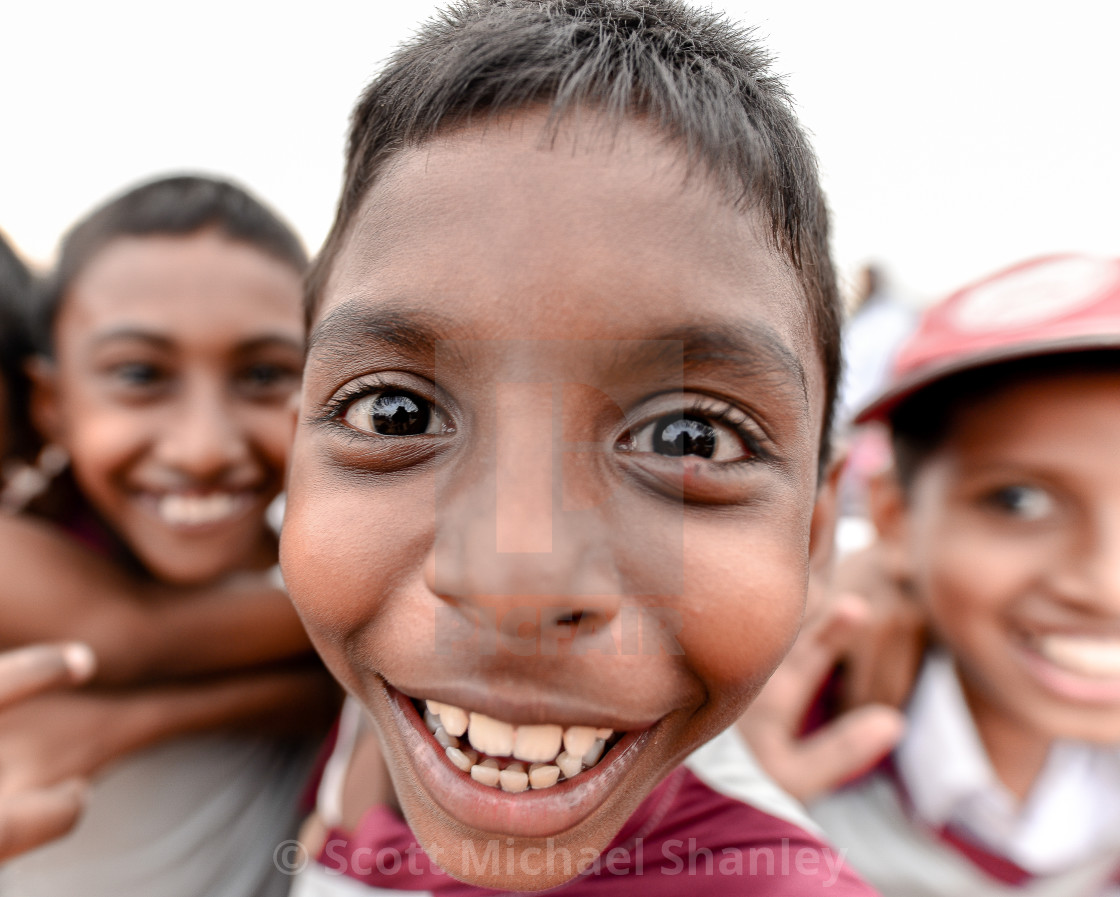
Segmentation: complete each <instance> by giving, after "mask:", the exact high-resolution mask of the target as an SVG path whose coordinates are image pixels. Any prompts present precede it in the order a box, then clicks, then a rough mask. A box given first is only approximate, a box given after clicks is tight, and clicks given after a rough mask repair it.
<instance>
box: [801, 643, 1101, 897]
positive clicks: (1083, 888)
mask: <svg viewBox="0 0 1120 897" xmlns="http://www.w3.org/2000/svg"><path fill="white" fill-rule="evenodd" d="M810 809H811V811H812V814H813V817H814V818H815V819H816V820H817V821H818V822H819V823H820V824H821V825H822V826H823V827H824V829H825V831H826V832H827V833H828V837H829V838H830V839H831V841H832V842H833V843H834V844H836V845H837V847H838V849H841V850H842V851H843V852H844V854H845V856H846V857H847V859H848V860H850V861H851V864H852V866H853V867H855V868H856V869H858V870H859V872H860V874H861V875H863V876H865V877H866V878H867V879H868V881H870V882H871V883H872V884H874V885H875V886H876V887H877V888H879V889H880V890H881V891H882V892H883V893H884V894H886V895H905V897H961V895H968V897H1120V746H1116V745H1112V746H1100V745H1090V744H1085V743H1081V742H1056V743H1055V745H1054V746H1053V747H1052V749H1051V752H1050V756H1049V758H1048V760H1047V763H1046V766H1045V768H1044V769H1043V771H1042V773H1041V775H1040V777H1039V780H1038V781H1037V782H1036V783H1035V786H1034V788H1032V790H1031V794H1030V795H1029V796H1028V798H1027V800H1026V801H1025V802H1023V803H1022V805H1020V804H1019V803H1018V802H1017V801H1016V800H1015V799H1014V798H1013V797H1012V795H1011V794H1010V793H1008V792H1007V791H1006V789H1005V788H1004V787H1003V786H1002V784H1001V783H1000V782H999V781H998V779H997V778H996V775H995V772H994V771H993V770H992V767H991V763H990V762H989V760H988V757H987V754H986V753H985V751H984V747H983V744H982V742H981V741H980V736H979V734H978V733H977V731H976V727H975V725H974V724H973V721H972V716H971V715H970V713H969V711H968V705H967V703H966V702H965V698H964V694H963V692H962V691H961V687H960V682H959V680H958V679H957V675H956V671H955V669H954V667H953V663H952V661H951V660H950V659H949V658H948V657H947V656H945V655H942V654H940V653H934V654H932V655H931V656H930V657H929V658H928V659H927V660H926V662H925V664H924V666H923V668H922V672H921V676H920V677H919V680H918V684H917V687H916V689H915V691H914V697H913V699H912V700H911V702H910V706H909V707H908V709H907V730H906V736H905V738H904V739H903V741H902V742H901V744H900V745H899V747H898V748H897V749H896V751H895V753H894V756H893V757H892V759H891V763H890V764H888V765H887V766H886V767H885V768H883V769H879V770H876V771H875V772H873V773H872V774H870V775H868V776H866V777H865V778H863V779H861V780H859V781H858V782H856V783H855V784H853V785H851V786H850V787H847V788H844V789H841V790H840V791H838V792H836V793H834V794H832V795H830V796H829V797H827V798H825V799H824V800H822V801H819V802H818V803H816V804H814V805H813V806H812V807H811V808H810Z"/></svg>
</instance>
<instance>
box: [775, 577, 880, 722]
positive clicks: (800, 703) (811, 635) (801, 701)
mask: <svg viewBox="0 0 1120 897" xmlns="http://www.w3.org/2000/svg"><path fill="white" fill-rule="evenodd" d="M867 617H868V611H867V606H866V604H865V603H864V602H863V600H862V599H861V598H859V597H858V596H856V595H840V596H837V597H836V598H835V599H833V600H832V601H831V602H829V605H828V607H827V608H825V609H823V610H822V611H821V613H820V614H819V615H818V616H817V617H816V618H815V619H813V620H810V621H809V622H807V623H806V624H805V626H804V628H803V629H802V630H801V633H800V634H799V635H798V637H797V641H795V642H794V644H793V647H792V648H791V649H790V652H789V654H787V655H786V658H785V660H783V661H782V663H781V665H780V666H779V667H778V669H777V670H775V672H774V675H773V676H772V677H771V679H770V681H769V682H768V683H767V685H766V688H765V689H764V690H763V696H765V697H764V700H763V703H762V704H761V705H760V706H761V708H762V712H763V713H764V714H774V715H776V716H779V717H781V718H782V719H784V720H787V721H789V722H790V723H791V724H793V725H797V724H799V723H800V721H801V719H802V718H803V717H804V715H805V712H806V710H807V709H808V707H809V705H810V704H811V703H812V702H813V700H814V699H815V698H816V696H817V695H818V694H819V693H820V689H821V686H822V685H823V684H824V681H825V679H826V678H827V677H828V675H829V673H831V671H832V669H833V668H834V667H835V666H836V663H837V662H838V660H839V659H840V656H841V655H842V654H843V653H844V652H845V651H846V650H847V648H848V647H849V646H850V645H851V644H852V643H853V642H854V641H855V640H856V638H857V636H858V634H859V633H860V631H861V630H862V628H863V626H864V625H866V621H867Z"/></svg>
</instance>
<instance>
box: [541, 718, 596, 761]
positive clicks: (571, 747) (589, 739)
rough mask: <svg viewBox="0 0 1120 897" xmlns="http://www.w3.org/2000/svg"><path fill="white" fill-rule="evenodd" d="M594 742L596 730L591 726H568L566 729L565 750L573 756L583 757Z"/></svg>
mask: <svg viewBox="0 0 1120 897" xmlns="http://www.w3.org/2000/svg"><path fill="white" fill-rule="evenodd" d="M594 743H595V730H594V729H592V728H591V727H590V726H568V728H567V729H565V730H564V750H566V751H567V752H568V753H569V754H571V755H572V756H573V757H582V756H583V755H584V754H586V753H587V752H588V751H589V750H590V749H591V745H593V744H594ZM553 756H555V755H553ZM544 759H546V760H551V759H552V757H545V758H544Z"/></svg>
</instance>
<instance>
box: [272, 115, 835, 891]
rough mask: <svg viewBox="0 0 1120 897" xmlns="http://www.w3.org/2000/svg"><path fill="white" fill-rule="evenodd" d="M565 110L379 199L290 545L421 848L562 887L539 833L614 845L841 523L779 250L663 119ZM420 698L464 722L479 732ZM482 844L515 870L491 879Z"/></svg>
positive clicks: (313, 427) (698, 734) (377, 193)
mask: <svg viewBox="0 0 1120 897" xmlns="http://www.w3.org/2000/svg"><path fill="white" fill-rule="evenodd" d="M544 122H545V116H544V115H543V114H537V113H525V114H522V115H519V116H516V117H513V118H511V119H503V120H500V121H498V122H496V123H491V124H490V125H489V127H488V128H486V129H482V128H466V129H463V130H459V131H456V132H454V133H451V134H448V135H446V136H441V137H439V138H437V139H434V140H432V141H430V142H429V143H426V144H424V145H423V146H421V147H420V148H418V149H413V150H408V151H405V152H401V153H400V154H399V155H397V156H396V157H395V158H394V159H393V160H392V161H391V162H390V163H389V165H388V167H387V169H386V170H385V171H384V172H383V174H382V175H381V177H380V178H379V180H378V181H377V183H376V184H375V185H374V187H373V188H372V189H371V191H370V193H369V195H368V196H367V197H366V200H365V202H364V205H363V207H362V209H361V210H360V211H359V213H358V214H357V216H356V218H355V220H354V222H353V223H352V226H351V228H350V233H349V235H348V237H347V239H346V240H345V241H344V243H343V246H342V249H341V251H340V254H339V256H338V258H337V259H336V260H335V262H334V265H333V268H332V271H331V276H330V280H329V283H328V284H327V286H326V289H325V292H324V295H323V297H322V301H321V304H320V307H319V309H318V311H317V315H316V322H315V325H314V333H313V336H312V339H311V344H310V349H309V356H308V364H307V368H306V371H305V386H304V393H303V404H302V408H301V411H300V422H299V428H298V434H297V438H296V443H295V447H294V457H293V466H292V470H291V477H290V489H289V496H288V509H287V518H286V521H285V526H284V533H283V540H282V563H283V567H284V574H285V579H286V581H287V583H288V586H289V589H290V591H291V595H292V598H293V600H294V602H295V603H296V605H297V607H298V609H299V611H300V613H301V614H302V616H303V618H304V621H305V623H306V625H307V627H308V629H309V631H310V633H311V636H312V638H313V640H314V641H315V643H316V646H317V647H318V649H319V651H320V652H321V654H322V655H323V657H324V659H325V660H326V662H327V663H328V665H329V666H330V668H331V669H332V671H333V672H334V673H335V675H336V676H337V677H338V678H339V679H340V680H341V681H342V682H343V683H344V684H345V685H346V686H347V687H348V688H349V689H350V690H351V691H352V692H353V693H354V694H356V695H357V696H358V697H360V699H361V700H362V701H363V703H364V704H365V705H366V707H367V708H368V709H369V710H370V712H371V713H372V715H373V717H374V718H375V720H376V722H377V725H378V728H379V731H380V733H381V737H382V740H383V743H384V748H385V756H386V758H387V761H388V763H389V766H390V769H391V772H392V777H393V781H394V785H395V788H396V791H397V795H398V797H399V800H400V803H401V806H402V808H403V809H404V811H405V815H406V816H407V818H408V821H409V823H410V825H411V826H412V827H413V829H414V831H415V832H416V834H417V836H418V837H419V838H420V840H421V843H423V845H424V846H425V848H426V849H427V850H428V852H429V853H430V854H431V855H432V856H433V858H434V859H435V861H436V862H437V863H439V864H440V865H441V866H443V867H444V868H446V869H447V870H448V871H450V872H451V873H452V874H454V875H456V876H458V877H461V878H466V879H468V880H471V881H473V882H476V883H478V884H481V885H488V886H492V887H503V888H510V887H513V888H518V889H540V888H544V887H549V886H552V885H555V884H558V883H559V882H561V881H563V880H564V879H566V878H568V877H570V875H571V874H572V873H571V871H567V872H565V868H564V866H563V864H555V865H553V867H552V869H551V871H549V870H548V869H546V866H545V864H544V862H543V860H542V859H541V856H542V854H541V848H543V847H545V845H546V843H548V842H547V840H546V839H552V842H551V849H552V850H554V851H558V850H563V849H567V850H569V851H571V855H572V856H575V857H577V858H578V857H580V856H583V855H584V854H581V853H580V851H581V850H583V849H584V848H587V847H594V848H599V849H601V848H603V847H605V846H606V845H607V843H608V842H609V840H610V839H611V838H612V837H613V836H614V834H615V833H616V832H617V831H618V829H619V828H620V826H621V825H622V824H623V822H624V821H625V820H626V819H627V818H628V816H629V815H630V814H631V813H632V812H633V810H634V809H635V808H636V807H637V805H638V804H639V803H640V802H641V801H642V800H643V799H644V798H645V797H646V796H647V795H648V794H649V793H650V791H651V790H652V788H653V787H654V785H656V783H657V782H658V781H659V780H660V779H661V778H662V777H663V776H664V775H665V774H666V773H667V772H668V771H669V770H670V769H672V768H673V767H674V766H675V765H676V764H677V763H678V762H679V761H680V760H681V759H682V758H683V757H684V756H685V755H686V754H687V753H688V752H690V751H691V750H692V749H693V748H695V747H697V746H698V745H700V744H701V743H703V742H704V741H706V740H708V739H709V738H711V737H712V736H714V735H715V734H716V733H717V732H719V731H720V730H721V729H723V728H724V727H726V726H727V725H729V724H730V723H731V722H732V721H733V720H734V719H735V718H736V717H737V715H738V714H739V713H740V712H741V710H742V709H743V707H744V705H745V704H746V702H747V701H749V700H750V698H751V697H752V696H753V695H754V693H755V692H756V691H757V689H758V688H759V687H760V686H761V685H762V683H763V682H764V681H765V679H766V678H767V677H768V675H769V674H770V672H771V670H772V669H773V668H774V666H775V665H776V664H777V663H778V661H779V660H780V659H781V658H782V656H783V655H784V653H785V651H786V648H787V647H788V645H789V644H790V642H791V640H792V639H793V638H794V635H795V634H796V631H797V628H798V625H799V622H800V619H801V612H802V605H803V601H804V597H805V589H806V580H807V573H808V566H809V558H810V553H811V541H812V540H811V538H810V530H811V529H812V524H813V523H816V524H818V525H820V526H821V527H822V528H823V526H824V523H823V517H824V516H826V515H824V514H820V515H818V516H817V517H814V514H813V512H814V502H815V500H816V498H817V494H818V493H817V459H818V448H819V443H820V427H821V421H822V419H823V413H824V408H823V402H824V399H823V396H824V393H825V389H824V383H823V377H824V375H823V371H822V365H821V363H820V361H819V358H818V353H817V350H816V347H815V343H814V340H813V337H812V335H811V333H810V331H809V327H808V325H807V323H806V317H807V316H806V310H805V300H804V299H803V298H802V294H801V292H800V290H799V288H798V284H797V282H796V281H795V279H794V276H793V275H792V274H791V273H790V271H789V270H788V269H787V267H786V265H785V263H784V262H783V260H782V257H781V256H780V255H779V254H777V253H776V252H774V251H772V250H771V249H770V248H769V247H768V246H767V245H766V243H765V241H764V238H763V237H762V235H761V232H760V231H761V229H760V228H759V227H758V226H757V225H756V223H755V221H754V220H753V219H752V218H751V217H748V216H745V215H743V214H742V213H740V212H739V211H736V210H735V209H734V208H732V207H731V205H730V204H729V203H728V202H727V201H726V200H725V199H724V197H723V195H722V194H721V193H720V192H719V191H718V190H717V189H716V188H715V187H714V186H713V185H712V184H711V183H710V182H709V179H708V178H707V177H706V176H703V175H702V174H694V175H692V176H691V177H689V178H687V179H686V177H685V171H684V167H685V166H684V162H683V159H682V157H681V155H680V154H679V152H678V150H677V149H676V148H675V147H674V146H672V145H671V144H669V143H668V141H666V140H665V139H664V137H663V135H661V134H659V133H657V132H654V131H652V130H650V129H648V128H647V127H646V126H645V125H643V124H641V123H639V122H637V121H635V122H631V123H628V124H625V125H624V126H622V127H621V130H620V132H619V134H618V135H617V137H616V139H615V140H614V142H613V143H612V144H611V145H610V147H609V148H608V145H607V143H606V142H605V139H603V138H601V137H596V136H595V132H594V131H593V130H592V129H591V128H590V127H588V128H586V129H585V130H581V131H580V133H579V136H578V139H576V138H573V136H572V133H571V130H570V129H564V128H562V129H561V131H560V135H559V138H558V140H557V141H556V142H555V144H553V145H552V146H551V147H550V148H543V146H542V141H541V133H542V132H541V129H542V126H543V124H544ZM585 125H586V122H585ZM821 541H823V540H821ZM495 627H496V628H495ZM658 627H660V633H661V635H660V637H659V638H655V637H654V636H653V635H652V633H654V631H655V630H656V629H657V628H658ZM637 630H641V634H640V636H639V634H638V632H637ZM658 644H660V646H661V647H660V648H659V647H658ZM425 699H427V700H432V701H436V702H440V703H441V704H444V705H449V707H445V708H441V707H436V708H435V709H436V710H437V711H442V712H441V722H442V723H443V724H444V726H445V729H446V730H450V733H461V732H462V726H463V724H464V723H465V722H467V721H468V720H469V724H470V728H469V730H468V732H467V733H465V734H460V735H459V747H458V748H456V749H453V750H452V751H450V752H448V751H445V749H444V748H443V747H441V746H440V745H439V744H437V741H436V740H435V738H434V737H433V736H432V735H431V734H430V732H429V729H430V728H432V727H434V723H435V720H434V719H432V720H430V722H431V723H432V726H429V727H426V726H425V724H424V721H423V720H422V718H421V714H420V712H418V705H419V704H420V702H421V701H422V700H425ZM466 715H470V716H469V717H468V716H466ZM487 718H489V719H487ZM596 729H603V730H607V729H609V730H611V732H610V734H609V735H608V734H607V733H606V732H605V731H604V732H594V731H592V730H596ZM447 735H448V731H444V732H443V733H442V734H441V736H440V737H442V738H444V740H447ZM596 736H602V737H604V738H605V739H606V744H605V748H606V752H605V754H604V755H603V756H602V758H601V759H599V760H598V762H596V760H595V756H594V754H595V750H596V748H595V747H594V745H593V739H594V738H595V737H596ZM585 742H586V744H585ZM587 744H591V745H592V747H591V748H590V756H588V757H584V758H583V762H582V763H580V762H579V757H578V756H577V755H578V754H580V753H582V752H583V751H584V750H585V748H586V745H587ZM562 748H563V751H562V750H561V749H562ZM475 749H481V754H479V755H478V756H474V755H472V754H471V751H472V750H475ZM510 754H512V755H513V758H512V759H511V757H510V756H509V755H510ZM487 757H490V758H493V759H492V761H491V762H489V763H487V762H484V761H486V759H487ZM518 757H521V758H523V761H524V762H523V766H524V771H522V770H521V769H519V768H518V766H517V765H513V766H512V768H510V767H511V764H518V763H519V762H521V761H519V760H518ZM471 761H474V763H473V765H474V766H477V767H481V768H482V770H481V771H480V770H478V769H472V771H471V772H469V773H468V772H464V771H461V769H460V768H459V764H462V765H466V766H467V767H468V768H470V767H471V766H472V763H471ZM534 763H536V764H539V765H538V766H536V767H535V768H534V767H533V764H534ZM573 763H575V766H574V767H573V765H572V764H573ZM487 766H488V767H490V769H491V770H494V769H495V768H496V769H497V770H499V771H497V772H486V771H485V767H487ZM582 767H587V768H586V769H584V770H583V771H580V769H581V768H582ZM554 769H556V770H559V771H558V772H554V771H553V770H554ZM530 772H532V773H533V774H532V776H531V777H530V778H529V781H530V782H532V783H533V787H530V788H529V790H527V791H524V792H521V793H513V792H516V791H517V790H518V789H519V788H521V787H522V786H524V785H525V779H526V776H527V775H528V773H530ZM495 779H496V780H497V784H496V785H491V784H488V782H490V781H492V780H495ZM557 779H559V781H558V783H557V784H553V785H551V786H549V783H550V781H552V782H555V781H557ZM536 785H540V786H541V787H535V786H536ZM503 788H505V789H508V790H502V789H503ZM493 839H498V840H497V841H493ZM491 842H493V843H495V844H496V846H497V849H498V850H500V851H501V855H502V857H503V866H502V868H503V871H504V870H505V868H506V867H505V858H506V857H507V856H512V857H513V860H512V862H513V869H514V874H513V875H512V876H508V875H501V876H499V877H498V878H496V879H495V878H490V877H488V875H487V871H488V870H487V871H480V870H479V869H478V868H477V867H476V868H473V869H472V868H471V858H472V857H480V856H482V855H483V851H484V850H485V849H486V848H487V846H488V843H491ZM472 851H473V853H472ZM511 851H512V854H511V853H510V852H511ZM482 865H485V864H482Z"/></svg>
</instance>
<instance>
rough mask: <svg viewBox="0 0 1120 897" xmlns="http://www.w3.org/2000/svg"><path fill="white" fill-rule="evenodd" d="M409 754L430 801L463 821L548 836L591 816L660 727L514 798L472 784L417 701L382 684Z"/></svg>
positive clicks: (494, 829)
mask: <svg viewBox="0 0 1120 897" xmlns="http://www.w3.org/2000/svg"><path fill="white" fill-rule="evenodd" d="M382 684H383V686H384V688H385V690H386V693H387V697H388V703H389V707H390V710H391V712H392V714H393V716H394V718H395V722H396V724H397V729H398V731H399V732H400V734H401V737H402V739H403V741H404V748H405V754H406V755H407V756H408V757H409V758H410V762H411V763H412V765H413V768H414V769H415V771H416V773H417V780H418V781H419V782H420V784H421V786H422V787H423V788H424V789H425V790H426V791H427V792H428V795H429V796H430V798H431V799H432V800H433V801H434V802H435V803H437V804H438V805H439V806H440V807H442V808H443V810H444V811H445V812H446V813H447V814H448V815H449V816H451V817H453V818H454V819H456V820H458V821H459V822H461V823H463V824H465V825H467V826H470V827H471V828H474V829H476V830H478V831H482V832H488V833H494V834H503V835H513V836H519V837H526V838H547V837H551V836H555V835H559V834H560V833H562V832H564V831H567V830H568V829H570V828H572V827H573V826H575V825H576V824H578V823H579V822H580V821H582V820H583V819H585V818H587V817H588V816H589V815H591V814H592V813H593V812H594V811H595V810H596V809H597V808H598V807H599V806H600V805H601V804H602V803H603V801H604V800H606V798H607V797H608V795H609V794H610V793H611V791H612V790H613V789H614V788H615V787H617V785H618V783H619V781H620V780H621V779H622V777H623V776H624V775H625V774H626V772H627V771H628V770H629V769H630V768H631V766H632V765H633V763H634V762H635V760H636V759H637V757H638V756H639V755H640V753H641V751H642V748H643V746H644V745H645V744H646V742H647V741H649V739H650V735H651V733H652V731H653V729H654V728H656V726H654V727H651V728H647V729H644V730H641V731H635V732H627V733H626V734H625V735H623V737H622V738H621V739H620V740H619V742H618V743H617V744H616V745H615V746H614V747H613V748H612V749H611V750H610V752H609V753H608V754H607V755H606V756H604V757H603V759H602V760H600V761H599V763H598V764H597V765H596V766H594V767H593V768H591V769H588V770H586V771H585V772H583V773H580V775H579V776H578V777H577V778H575V779H573V780H571V781H568V782H561V783H560V784H558V785H554V786H553V787H551V788H547V789H544V790H540V791H536V790H530V791H525V792H522V793H520V794H509V793H506V792H504V791H500V790H498V789H496V788H492V787H490V786H488V785H483V784H480V783H478V782H475V781H474V780H472V779H471V778H470V777H469V776H468V775H465V774H464V773H463V772H462V771H461V770H459V769H457V768H456V767H455V766H454V765H453V764H452V763H451V761H450V760H448V759H447V757H446V756H445V754H444V750H443V748H442V747H440V745H439V744H438V743H437V742H436V740H435V738H433V737H432V734H431V733H430V732H429V731H428V730H427V728H426V727H425V726H424V722H423V720H422V719H421V718H420V715H419V713H417V711H416V708H415V707H414V706H413V703H412V699H411V698H409V697H408V696H407V695H405V694H404V693H403V692H400V691H398V690H397V689H395V688H393V686H391V685H389V684H388V683H387V682H385V681H384V680H382Z"/></svg>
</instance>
